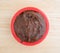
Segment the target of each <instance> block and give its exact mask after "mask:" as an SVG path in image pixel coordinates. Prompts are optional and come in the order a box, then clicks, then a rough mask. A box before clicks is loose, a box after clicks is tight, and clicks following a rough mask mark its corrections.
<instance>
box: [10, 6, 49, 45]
mask: <svg viewBox="0 0 60 53" xmlns="http://www.w3.org/2000/svg"><path fill="white" fill-rule="evenodd" d="M26 10H33V11H36V12H38V13H40V14H41V15H42V16H43V18H44V20H45V22H46V31H45V33H44V34H43V36H42V37H41V38H40V39H39V40H38V41H36V42H33V43H29V42H23V43H21V40H20V39H19V38H18V37H17V35H16V33H15V31H14V22H15V20H16V18H17V16H18V15H19V14H21V13H22V12H24V11H26ZM48 30H49V22H48V19H47V16H46V15H45V14H44V13H43V12H42V11H41V10H40V9H37V8H35V7H26V8H22V9H20V10H19V11H17V12H16V13H15V15H14V16H13V18H12V20H11V32H12V34H13V37H14V38H15V39H16V40H17V41H18V42H19V43H21V44H23V45H27V46H33V45H36V44H38V43H41V42H42V41H43V40H44V39H45V38H46V36H47V34H48Z"/></svg>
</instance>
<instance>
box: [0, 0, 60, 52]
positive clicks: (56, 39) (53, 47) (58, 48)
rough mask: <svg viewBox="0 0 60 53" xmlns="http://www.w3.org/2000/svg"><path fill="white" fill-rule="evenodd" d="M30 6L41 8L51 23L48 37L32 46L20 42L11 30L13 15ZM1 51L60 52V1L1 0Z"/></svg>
mask: <svg viewBox="0 0 60 53" xmlns="http://www.w3.org/2000/svg"><path fill="white" fill-rule="evenodd" d="M28 6H31V7H36V8H39V9H41V10H42V11H43V12H44V13H45V14H46V15H47V17H48V20H49V25H50V27H49V33H48V35H47V37H46V39H45V40H44V41H43V42H41V43H40V44H38V45H36V46H32V47H29V46H24V45H22V44H20V43H18V42H17V41H16V40H15V39H14V37H13V36H12V34H11V31H10V23H11V19H12V17H13V15H14V14H15V13H16V12H17V11H18V10H19V9H21V8H23V7H28ZM0 53H60V1H59V0H34V1H33V0H0Z"/></svg>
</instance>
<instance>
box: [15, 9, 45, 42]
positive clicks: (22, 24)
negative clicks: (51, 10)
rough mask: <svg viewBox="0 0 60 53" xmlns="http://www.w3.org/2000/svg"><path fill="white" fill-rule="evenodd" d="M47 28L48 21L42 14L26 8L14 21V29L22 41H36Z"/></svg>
mask: <svg viewBox="0 0 60 53" xmlns="http://www.w3.org/2000/svg"><path fill="white" fill-rule="evenodd" d="M45 30H46V23H45V20H44V18H43V16H42V15H41V14H39V13H38V12H36V11H33V10H26V11H24V12H22V13H21V14H19V15H18V16H17V18H16V20H15V22H14V31H15V33H16V35H17V37H18V38H20V40H21V42H35V41H37V40H39V39H40V38H41V37H42V36H43V34H44V33H45Z"/></svg>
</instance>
